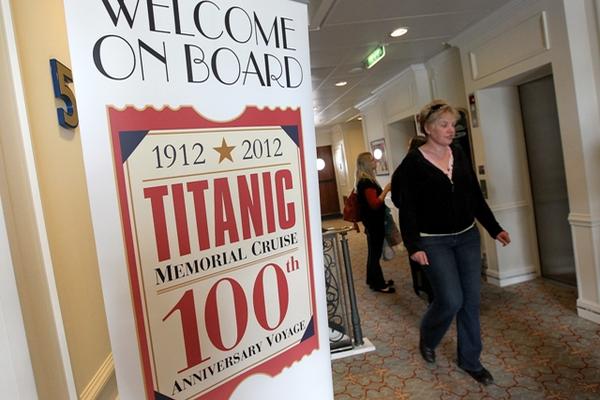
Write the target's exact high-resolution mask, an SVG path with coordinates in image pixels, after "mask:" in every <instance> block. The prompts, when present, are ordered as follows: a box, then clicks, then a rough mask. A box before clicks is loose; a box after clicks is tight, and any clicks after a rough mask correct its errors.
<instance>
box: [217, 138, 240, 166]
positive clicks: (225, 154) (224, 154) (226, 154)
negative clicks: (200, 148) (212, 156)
mask: <svg viewBox="0 0 600 400" xmlns="http://www.w3.org/2000/svg"><path fill="white" fill-rule="evenodd" d="M213 149H215V150H216V151H217V152H218V153H219V164H221V161H223V160H224V159H226V158H227V159H229V161H231V162H233V157H231V152H232V151H233V149H235V146H227V142H226V141H225V138H223V141H222V142H221V147H213Z"/></svg>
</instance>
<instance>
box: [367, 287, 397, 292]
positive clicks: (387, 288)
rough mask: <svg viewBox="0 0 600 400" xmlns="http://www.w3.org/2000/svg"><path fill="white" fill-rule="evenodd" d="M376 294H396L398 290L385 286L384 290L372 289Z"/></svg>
mask: <svg viewBox="0 0 600 400" xmlns="http://www.w3.org/2000/svg"><path fill="white" fill-rule="evenodd" d="M372 289H373V290H374V291H376V292H380V293H396V289H394V288H393V287H391V286H384V287H382V288H372Z"/></svg>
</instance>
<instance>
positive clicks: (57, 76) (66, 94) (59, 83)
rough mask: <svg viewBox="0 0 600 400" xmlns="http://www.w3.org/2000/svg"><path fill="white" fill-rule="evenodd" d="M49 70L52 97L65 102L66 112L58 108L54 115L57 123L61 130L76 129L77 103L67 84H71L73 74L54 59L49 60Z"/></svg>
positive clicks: (77, 119)
mask: <svg viewBox="0 0 600 400" xmlns="http://www.w3.org/2000/svg"><path fill="white" fill-rule="evenodd" d="M50 68H51V70H52V86H53V87H54V97H56V98H57V99H58V98H60V99H62V101H64V102H65V106H66V107H67V110H66V112H65V110H63V109H62V108H60V107H58V108H57V109H56V114H57V115H58V123H59V124H60V126H62V127H63V128H67V129H69V128H76V127H77V125H79V117H78V116H77V102H76V101H75V94H73V91H72V90H71V88H70V87H68V86H67V83H71V82H73V74H72V73H71V70H70V69H69V68H67V67H66V66H65V65H64V64H62V63H61V62H60V61H58V60H57V59H55V58H52V59H51V60H50Z"/></svg>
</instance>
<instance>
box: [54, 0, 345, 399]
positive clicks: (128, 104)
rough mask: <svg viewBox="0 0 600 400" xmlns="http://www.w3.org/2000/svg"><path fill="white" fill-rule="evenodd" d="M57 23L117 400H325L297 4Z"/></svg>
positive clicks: (120, 13) (84, 9)
mask: <svg viewBox="0 0 600 400" xmlns="http://www.w3.org/2000/svg"><path fill="white" fill-rule="evenodd" d="M65 10H66V16H67V28H68V35H69V43H70V48H71V57H72V63H73V65H72V67H73V78H74V83H75V93H76V96H77V104H78V108H79V110H78V111H79V121H80V127H81V134H82V143H83V152H84V159H85V160H84V161H85V167H86V174H87V182H88V191H89V195H90V204H91V210H92V219H93V223H94V232H95V238H96V246H97V251H98V258H99V264H100V269H101V271H100V273H101V279H102V286H103V292H104V297H105V303H106V310H107V317H108V323H109V330H110V336H111V344H112V348H113V356H114V359H115V364H116V372H117V383H118V387H119V394H120V398H122V399H126V400H127V399H141V398H146V399H178V400H179V399H250V398H261V399H279V398H282V397H285V398H288V399H296V398H297V399H301V398H318V399H330V398H332V397H333V396H332V385H331V371H330V361H329V349H328V337H327V320H326V310H325V297H324V293H323V287H324V284H323V281H324V278H323V262H322V250H321V243H320V240H321V239H320V238H321V236H320V217H319V211H318V210H319V205H318V200H317V199H316V198H315V197H314V196H309V193H316V187H317V181H316V170H315V168H314V166H315V165H316V162H315V156H314V152H315V138H314V127H313V125H312V109H311V104H312V102H311V99H310V94H311V89H310V66H309V62H308V33H307V26H308V23H307V19H306V5H305V4H302V3H299V2H295V1H283V0H282V1H273V0H252V1H250V0H248V1H238V2H232V1H225V0H223V1H221V0H212V1H204V0H202V1H201V0H194V1H177V0H164V1H162V0H161V1H158V0H156V1H140V0H94V1H77V0H65ZM311 189H312V190H311ZM308 382H310V385H307V383H308Z"/></svg>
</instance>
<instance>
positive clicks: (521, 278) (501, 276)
mask: <svg viewBox="0 0 600 400" xmlns="http://www.w3.org/2000/svg"><path fill="white" fill-rule="evenodd" d="M483 274H484V275H485V277H486V281H487V282H488V283H491V284H492V285H495V286H500V287H505V286H510V285H515V284H517V283H522V282H527V281H531V280H533V279H536V278H538V277H539V273H538V272H537V269H536V267H535V266H534V265H527V266H524V267H522V268H520V269H518V270H512V271H508V272H498V271H494V270H490V269H487V270H485V271H483Z"/></svg>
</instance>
